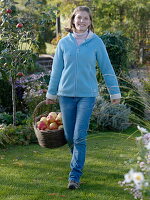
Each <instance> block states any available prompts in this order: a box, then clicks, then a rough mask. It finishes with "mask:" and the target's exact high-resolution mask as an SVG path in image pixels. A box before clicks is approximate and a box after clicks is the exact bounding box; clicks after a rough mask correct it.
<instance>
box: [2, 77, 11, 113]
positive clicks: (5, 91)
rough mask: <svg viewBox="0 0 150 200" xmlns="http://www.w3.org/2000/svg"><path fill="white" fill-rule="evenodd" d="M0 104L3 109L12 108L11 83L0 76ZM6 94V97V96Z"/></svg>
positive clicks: (8, 109)
mask: <svg viewBox="0 0 150 200" xmlns="http://www.w3.org/2000/svg"><path fill="white" fill-rule="evenodd" d="M0 88H1V92H0V105H1V107H2V108H3V110H5V111H10V110H12V99H11V96H12V92H11V84H10V82H9V81H8V80H7V79H1V78H0ZM6 96H7V98H6Z"/></svg>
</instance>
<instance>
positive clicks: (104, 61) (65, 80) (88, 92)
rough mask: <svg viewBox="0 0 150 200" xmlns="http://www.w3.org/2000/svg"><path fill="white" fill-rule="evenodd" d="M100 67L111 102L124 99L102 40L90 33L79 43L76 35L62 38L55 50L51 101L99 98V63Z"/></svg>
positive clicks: (50, 82) (49, 93)
mask: <svg viewBox="0 0 150 200" xmlns="http://www.w3.org/2000/svg"><path fill="white" fill-rule="evenodd" d="M97 62H98V65H99V67H100V70H101V72H102V75H103V77H104V80H105V83H106V86H107V89H108V92H109V94H110V98H111V99H118V98H121V94H120V89H119V86H118V81H117V78H116V75H115V72H114V70H113V67H112V65H111V63H110V60H109V57H108V54H107V51H106V48H105V45H104V43H103V41H102V40H101V39H100V38H99V37H98V36H97V35H96V34H95V33H92V32H91V31H90V33H89V36H88V37H87V39H86V40H85V41H84V42H83V43H82V44H80V45H78V44H77V41H76V39H75V38H74V36H73V33H69V34H68V35H67V36H65V37H64V38H62V39H61V40H60V41H59V43H58V45H57V48H56V52H55V56H54V59H53V65H52V72H51V76H50V81H49V86H48V91H47V94H46V97H47V98H48V99H56V98H57V95H58V96H69V97H95V96H97V95H98V92H99V91H98V82H97V78H96V63H97Z"/></svg>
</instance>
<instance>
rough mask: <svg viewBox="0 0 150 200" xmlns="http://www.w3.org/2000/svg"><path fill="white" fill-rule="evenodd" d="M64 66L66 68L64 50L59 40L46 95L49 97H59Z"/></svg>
mask: <svg viewBox="0 0 150 200" xmlns="http://www.w3.org/2000/svg"><path fill="white" fill-rule="evenodd" d="M63 68H64V61H63V51H62V49H61V44H60V42H59V43H58V45H57V48H56V52H55V55H54V59H53V64H52V71H51V75H50V81H49V86H48V91H47V94H46V97H47V98H48V99H56V98H57V91H58V86H59V82H60V78H61V74H62V71H63Z"/></svg>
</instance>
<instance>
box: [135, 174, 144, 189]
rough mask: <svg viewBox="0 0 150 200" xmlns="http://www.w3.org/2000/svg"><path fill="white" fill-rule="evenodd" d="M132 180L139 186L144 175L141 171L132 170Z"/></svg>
mask: <svg viewBox="0 0 150 200" xmlns="http://www.w3.org/2000/svg"><path fill="white" fill-rule="evenodd" d="M132 177H133V181H134V183H135V184H136V185H137V186H141V183H143V181H144V175H143V173H142V172H134V173H133V175H132Z"/></svg>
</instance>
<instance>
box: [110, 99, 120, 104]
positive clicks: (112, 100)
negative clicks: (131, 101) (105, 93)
mask: <svg viewBox="0 0 150 200" xmlns="http://www.w3.org/2000/svg"><path fill="white" fill-rule="evenodd" d="M111 103H112V104H120V99H111Z"/></svg>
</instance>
